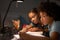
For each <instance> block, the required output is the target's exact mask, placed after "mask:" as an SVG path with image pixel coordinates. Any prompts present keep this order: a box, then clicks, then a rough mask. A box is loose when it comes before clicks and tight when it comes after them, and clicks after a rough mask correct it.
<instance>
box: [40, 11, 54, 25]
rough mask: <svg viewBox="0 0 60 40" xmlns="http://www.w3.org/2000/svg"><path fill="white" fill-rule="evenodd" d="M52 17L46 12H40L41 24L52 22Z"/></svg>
mask: <svg viewBox="0 0 60 40" xmlns="http://www.w3.org/2000/svg"><path fill="white" fill-rule="evenodd" d="M52 19H53V18H52V17H50V16H48V15H47V13H45V12H40V20H41V22H42V24H44V25H47V24H50V23H51V22H52Z"/></svg>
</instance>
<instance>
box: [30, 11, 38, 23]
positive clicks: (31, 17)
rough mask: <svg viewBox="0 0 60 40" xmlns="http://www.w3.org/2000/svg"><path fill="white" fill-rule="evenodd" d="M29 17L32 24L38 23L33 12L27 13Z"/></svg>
mask: <svg viewBox="0 0 60 40" xmlns="http://www.w3.org/2000/svg"><path fill="white" fill-rule="evenodd" d="M29 18H30V20H31V22H33V23H34V24H37V23H38V17H37V15H36V14H35V13H33V12H31V13H29Z"/></svg>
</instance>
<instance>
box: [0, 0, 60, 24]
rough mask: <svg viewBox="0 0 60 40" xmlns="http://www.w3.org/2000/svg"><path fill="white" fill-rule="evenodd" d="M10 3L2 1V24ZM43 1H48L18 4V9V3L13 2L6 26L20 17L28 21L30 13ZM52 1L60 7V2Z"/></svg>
mask: <svg viewBox="0 0 60 40" xmlns="http://www.w3.org/2000/svg"><path fill="white" fill-rule="evenodd" d="M10 1H11V0H0V5H1V6H0V14H1V22H2V21H3V18H4V15H5V13H6V10H7V8H8V5H9V3H10ZM41 1H46V0H24V2H23V3H17V4H18V7H16V2H13V3H12V5H11V7H10V9H9V12H8V15H7V17H6V20H5V24H6V23H7V22H8V21H11V20H12V19H13V18H17V17H19V16H23V17H24V18H25V19H26V20H27V21H28V16H27V14H28V12H29V11H30V10H31V9H32V8H34V7H37V6H38V5H39V3H40V2H41ZM50 1H52V2H56V3H57V4H59V5H60V2H59V1H56V0H50Z"/></svg>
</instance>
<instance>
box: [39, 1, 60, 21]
mask: <svg viewBox="0 0 60 40" xmlns="http://www.w3.org/2000/svg"><path fill="white" fill-rule="evenodd" d="M38 10H39V13H40V12H46V14H47V15H48V16H50V17H53V18H54V20H55V21H60V18H59V17H60V6H59V5H57V4H56V3H53V2H49V3H48V2H42V3H40V6H39V8H38Z"/></svg>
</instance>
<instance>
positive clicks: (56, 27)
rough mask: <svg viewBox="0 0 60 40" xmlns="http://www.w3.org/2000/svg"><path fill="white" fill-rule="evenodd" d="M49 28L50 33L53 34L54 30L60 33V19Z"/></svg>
mask: <svg viewBox="0 0 60 40" xmlns="http://www.w3.org/2000/svg"><path fill="white" fill-rule="evenodd" d="M48 28H49V35H50V36H51V33H52V32H57V33H59V34H60V21H54V22H53V23H52V25H51V27H48ZM59 40H60V35H59Z"/></svg>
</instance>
